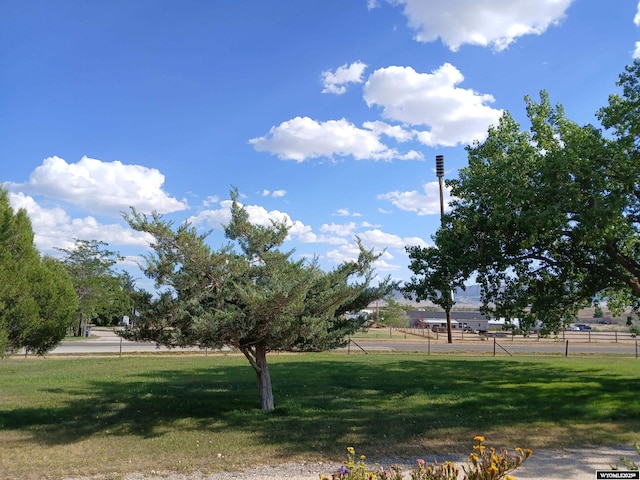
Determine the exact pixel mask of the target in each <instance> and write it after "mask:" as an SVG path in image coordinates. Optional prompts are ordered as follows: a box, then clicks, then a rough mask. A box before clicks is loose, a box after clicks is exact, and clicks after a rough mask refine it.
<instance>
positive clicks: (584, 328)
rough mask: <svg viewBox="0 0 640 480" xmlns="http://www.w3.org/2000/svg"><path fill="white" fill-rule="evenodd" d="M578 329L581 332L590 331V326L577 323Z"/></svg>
mask: <svg viewBox="0 0 640 480" xmlns="http://www.w3.org/2000/svg"><path fill="white" fill-rule="evenodd" d="M576 327H578V328H579V329H580V331H581V332H588V331H591V325H585V324H584V323H579V324H577V325H576Z"/></svg>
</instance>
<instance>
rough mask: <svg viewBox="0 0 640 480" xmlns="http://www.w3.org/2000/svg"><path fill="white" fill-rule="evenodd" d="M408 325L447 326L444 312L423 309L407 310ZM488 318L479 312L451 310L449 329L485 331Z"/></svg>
mask: <svg viewBox="0 0 640 480" xmlns="http://www.w3.org/2000/svg"><path fill="white" fill-rule="evenodd" d="M407 315H409V318H410V321H409V326H410V327H415V328H429V329H431V330H439V329H442V328H445V329H446V328H447V314H446V313H445V312H426V311H424V310H409V311H407ZM488 329H489V319H488V318H487V317H485V316H484V315H483V314H482V313H480V312H451V330H473V331H481V332H484V331H487V330H488Z"/></svg>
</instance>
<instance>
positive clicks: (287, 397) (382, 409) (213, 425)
mask: <svg viewBox="0 0 640 480" xmlns="http://www.w3.org/2000/svg"><path fill="white" fill-rule="evenodd" d="M170 361H171V360H170V359H168V360H167V362H170ZM212 365H213V366H211V367H206V366H204V365H203V363H202V362H199V363H197V366H193V367H187V368H181V369H174V370H172V369H161V368H158V367H156V368H154V369H152V370H150V371H148V372H146V371H142V372H140V373H137V374H135V375H132V376H128V377H126V378H124V379H123V378H116V379H109V378H103V379H100V378H96V379H91V380H89V381H88V382H86V384H81V385H78V386H77V387H74V388H73V389H66V390H62V391H60V390H58V391H56V390H55V389H50V390H49V391H48V394H50V395H52V396H56V395H60V397H61V398H64V399H65V400H64V402H62V403H60V402H58V404H57V405H56V406H51V407H34V408H14V409H11V410H9V411H4V412H0V431H2V430H21V431H26V432H32V433H33V435H34V439H35V440H36V441H38V442H42V443H45V444H48V445H57V444H64V443H70V442H76V441H78V440H82V439H84V438H87V437H89V436H92V435H100V434H109V435H134V436H139V437H141V438H149V437H154V436H161V435H164V434H165V433H166V432H168V431H172V430H173V431H175V430H177V429H189V430H193V429H198V430H202V431H207V432H212V433H216V432H224V431H225V430H230V429H233V430H236V431H239V432H243V433H247V434H250V435H252V436H253V437H254V438H255V441H256V443H257V444H268V445H273V446H276V447H278V450H279V451H281V452H283V454H286V455H293V454H305V453H309V452H314V453H318V454H329V455H335V454H339V453H341V452H343V450H344V447H345V446H346V445H347V444H352V445H358V446H359V448H364V449H365V450H366V451H367V453H368V454H370V455H378V456H380V455H398V454H408V455H413V454H416V453H419V452H420V451H423V450H424V444H425V442H428V441H438V440H440V441H443V440H446V439H447V436H451V435H462V436H464V438H461V439H459V440H463V441H464V444H465V445H470V444H471V443H472V437H473V435H475V434H480V433H486V432H489V431H492V432H499V431H500V430H501V429H502V430H504V429H512V430H514V431H522V438H523V440H525V441H526V440H527V436H528V435H529V434H530V432H531V429H532V427H535V428H540V429H544V428H549V427H550V426H559V427H561V428H563V429H565V430H566V431H567V432H568V433H567V434H568V435H582V436H583V438H581V439H580V440H581V441H582V442H583V443H584V444H585V445H586V444H598V442H601V443H607V438H606V437H605V435H606V432H604V431H601V432H600V437H599V438H595V437H593V432H592V431H591V429H590V428H589V426H590V425H603V424H606V425H609V426H610V428H611V431H612V432H613V434H615V433H616V432H617V433H619V432H634V431H635V432H638V431H639V430H640V402H638V401H637V392H639V391H640V379H639V378H629V377H620V378H616V377H615V376H612V375H607V374H606V372H605V371H603V370H598V371H593V370H590V369H587V368H583V367H575V366H574V367H573V368H570V369H565V368H558V367H554V366H552V365H549V364H546V363H531V362H529V361H527V362H521V361H517V360H511V361H505V360H504V359H500V360H495V359H480V360H471V361H469V360H465V359H427V358H425V359H424V360H422V359H417V360H416V359H407V358H403V357H396V358H393V357H384V358H383V357H379V358H376V357H374V356H371V357H370V358H367V357H365V356H354V357H353V360H348V361H345V360H344V359H343V358H342V359H340V360H336V361H332V360H331V359H330V357H328V356H326V355H325V356H308V357H305V356H299V357H275V358H274V359H272V361H271V375H272V379H273V387H274V394H275V400H276V405H277V408H276V411H275V412H272V413H264V412H261V411H260V410H258V408H257V404H258V401H257V387H256V379H255V375H254V374H253V371H252V370H251V368H250V367H248V366H242V365H225V366H222V367H220V366H215V363H212ZM612 438H613V437H612ZM574 440H575V438H574ZM524 445H525V446H529V444H526V443H525V444H524ZM511 446H514V445H511ZM551 446H558V445H551ZM400 450H402V451H400Z"/></svg>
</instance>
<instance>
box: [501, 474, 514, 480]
mask: <svg viewBox="0 0 640 480" xmlns="http://www.w3.org/2000/svg"><path fill="white" fill-rule="evenodd" d="M504 480H516V477H512V476H511V475H507V476H506V477H504Z"/></svg>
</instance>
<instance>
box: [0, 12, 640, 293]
mask: <svg viewBox="0 0 640 480" xmlns="http://www.w3.org/2000/svg"><path fill="white" fill-rule="evenodd" d="M639 11H640V5H639V4H637V3H636V2H635V1H628V0H627V1H623V0H615V1H611V2H602V1H596V0H537V1H535V2H532V1H531V0H510V1H509V2H504V1H503V0H449V1H447V2H441V1H435V0H433V1H432V0H377V1H375V0H304V1H300V0H243V1H231V0H210V1H205V0H184V1H180V2H178V1H163V0H133V1H132V0H126V1H124V0H110V1H108V2H98V1H85V2H74V1H68V0H65V1H60V0H28V1H23V0H0V166H1V168H0V183H2V185H3V186H4V188H6V189H8V191H9V193H10V200H11V203H12V205H13V206H14V208H26V209H27V211H28V213H29V215H30V217H31V220H32V223H33V227H34V231H35V234H36V235H35V241H36V245H37V246H38V248H39V249H40V250H41V252H43V253H47V254H53V253H55V250H54V248H55V247H60V248H69V247H70V246H72V244H73V239H74V238H80V239H87V240H88V239H96V240H102V241H105V242H107V243H108V244H109V247H110V248H111V249H113V250H117V251H119V252H121V253H122V254H123V255H125V256H126V257H127V260H126V262H125V266H126V268H130V269H131V268H134V267H133V265H135V263H136V261H137V260H139V258H140V255H141V254H143V253H146V252H147V251H148V247H147V241H148V239H147V238H146V237H145V236H144V235H142V234H140V233H138V232H134V231H132V230H131V229H129V228H128V226H127V225H126V223H125V222H124V221H123V220H122V216H121V212H123V211H128V209H129V207H130V206H135V207H136V208H138V209H139V210H141V211H146V212H148V211H151V210H156V211H158V212H160V213H163V214H165V215H166V218H167V219H170V220H173V221H175V222H177V223H180V222H182V221H185V220H188V221H190V222H192V223H194V224H195V225H197V226H198V227H199V228H201V229H202V230H203V231H204V230H209V229H212V230H213V231H212V234H211V236H210V238H209V241H210V243H211V245H212V246H213V247H214V248H215V247H218V246H220V245H222V244H223V243H225V239H224V236H223V233H222V231H221V230H220V225H221V223H222V224H223V223H225V222H227V221H228V220H229V202H228V200H229V190H230V188H231V187H232V186H235V187H237V188H238V189H239V191H240V193H241V200H242V202H243V204H244V205H245V206H246V207H247V209H248V210H249V212H250V214H251V219H252V220H253V221H254V222H259V223H264V222H267V221H268V219H269V218H278V219H283V218H284V219H286V220H287V221H288V222H289V224H290V225H291V231H290V238H289V240H288V241H287V243H286V245H285V247H286V248H295V250H296V253H295V255H296V256H313V255H317V256H318V258H319V259H320V262H321V265H323V267H325V268H327V269H328V268H332V267H333V266H335V265H336V264H337V263H339V262H341V261H343V260H346V259H350V258H353V256H354V255H355V253H356V252H357V249H356V244H355V237H356V235H357V236H359V237H360V238H361V239H362V241H363V243H364V244H365V246H367V247H371V248H375V249H376V250H382V249H386V250H385V253H384V255H383V256H382V257H381V259H380V261H379V262H378V264H377V272H378V273H379V274H380V275H383V276H385V275H391V276H392V277H394V278H396V279H399V280H403V279H407V278H408V277H409V275H410V272H409V271H408V269H407V265H408V259H407V256H406V254H405V252H404V247H405V246H406V245H428V244H430V242H431V235H432V234H433V233H434V232H435V230H436V229H437V227H438V224H439V221H440V216H439V195H438V183H437V178H436V176H435V160H434V159H435V156H436V155H437V154H441V155H444V157H445V169H446V178H453V177H456V176H457V171H458V169H459V168H461V167H463V166H465V165H466V154H465V151H464V146H465V145H467V144H469V143H470V142H472V141H473V140H474V139H480V140H482V139H483V138H484V136H485V135H486V131H487V127H488V126H489V125H490V124H495V123H496V122H497V120H498V119H499V117H500V115H501V113H502V112H503V111H504V110H508V111H509V112H510V113H511V114H512V115H513V116H514V117H515V118H516V119H517V120H519V121H521V122H523V126H525V127H527V126H528V125H527V124H526V117H525V113H524V101H523V98H524V96H525V95H531V96H533V97H534V98H537V96H538V93H539V92H540V90H543V89H544V90H547V91H548V92H549V94H550V97H551V101H552V102H553V103H561V104H563V105H564V107H565V110H566V113H567V116H568V117H569V118H571V119H572V120H574V121H577V122H578V123H581V124H583V123H595V122H596V119H595V116H594V114H595V112H596V110H597V109H598V108H600V107H601V106H604V105H605V104H606V102H607V97H608V95H609V94H611V93H615V92H617V89H616V87H615V82H616V81H617V78H618V75H619V74H620V73H621V72H622V71H623V69H624V67H625V66H626V65H627V64H629V63H631V62H632V61H633V58H634V57H636V56H640V47H638V43H637V42H638V41H639V40H640V14H639ZM132 271H133V272H134V276H136V277H138V278H140V279H141V280H142V275H141V274H140V273H139V272H138V273H135V270H132ZM143 284H144V282H141V285H143Z"/></svg>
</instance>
